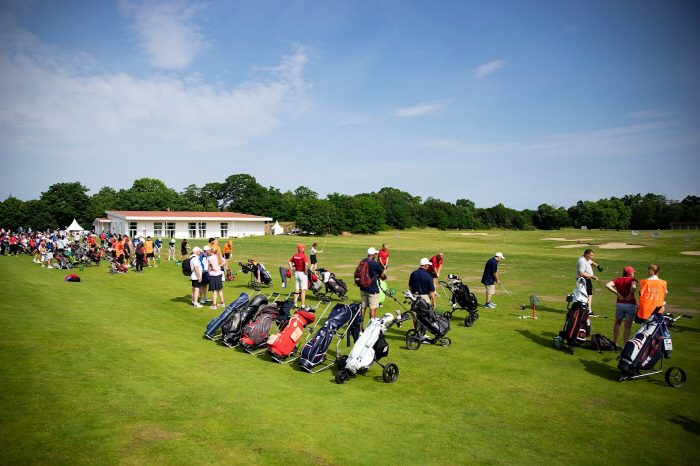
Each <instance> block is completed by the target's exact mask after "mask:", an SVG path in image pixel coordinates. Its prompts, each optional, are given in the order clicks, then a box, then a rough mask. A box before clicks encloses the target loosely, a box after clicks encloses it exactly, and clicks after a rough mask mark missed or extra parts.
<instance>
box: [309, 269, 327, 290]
mask: <svg viewBox="0 0 700 466" xmlns="http://www.w3.org/2000/svg"><path fill="white" fill-rule="evenodd" d="M306 275H307V277H308V279H309V280H308V281H309V291H311V292H312V293H313V294H314V295H317V294H318V293H319V292H320V291H321V288H323V282H322V281H321V280H320V279H319V278H318V275H316V274H315V273H313V272H312V271H311V270H309V271H308V272H307V273H306Z"/></svg>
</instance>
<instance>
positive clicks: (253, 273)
mask: <svg viewBox="0 0 700 466" xmlns="http://www.w3.org/2000/svg"><path fill="white" fill-rule="evenodd" d="M238 265H240V266H241V271H242V272H243V273H250V282H251V283H256V282H257V283H260V284H262V285H268V286H272V285H271V284H272V276H271V275H270V272H268V271H267V270H265V266H263V265H262V264H260V263H258V262H255V261H254V260H253V259H248V263H247V264H243V263H240V262H239V263H238Z"/></svg>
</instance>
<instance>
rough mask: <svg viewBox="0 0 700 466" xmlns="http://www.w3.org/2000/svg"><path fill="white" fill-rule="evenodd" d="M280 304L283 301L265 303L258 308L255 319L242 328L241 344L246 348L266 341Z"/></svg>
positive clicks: (252, 347)
mask: <svg viewBox="0 0 700 466" xmlns="http://www.w3.org/2000/svg"><path fill="white" fill-rule="evenodd" d="M280 304H283V303H273V304H267V305H265V306H262V307H261V308H260V312H259V313H258V315H257V317H256V318H255V320H254V321H252V322H249V323H248V325H246V327H245V328H244V329H243V336H242V337H241V346H243V347H244V348H246V349H255V348H257V347H259V346H261V345H262V344H264V343H265V342H266V341H267V339H268V338H269V337H270V330H271V329H272V324H274V323H275V321H276V320H277V315H278V314H279V312H280V309H279V305H280Z"/></svg>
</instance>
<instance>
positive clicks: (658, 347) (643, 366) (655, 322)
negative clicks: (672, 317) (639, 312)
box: [617, 307, 671, 376]
mask: <svg viewBox="0 0 700 466" xmlns="http://www.w3.org/2000/svg"><path fill="white" fill-rule="evenodd" d="M660 309H661V307H657V308H656V309H655V310H654V313H653V314H652V315H651V316H650V317H649V318H648V319H647V320H646V321H645V322H644V323H643V324H642V326H641V327H640V329H639V330H637V333H636V334H635V335H634V337H632V338H631V339H630V340H629V341H627V343H625V346H624V347H623V348H622V352H621V353H620V363H619V364H618V365H617V368H618V369H620V372H622V373H623V374H624V375H626V376H632V375H634V374H635V373H636V371H638V370H651V369H653V368H654V366H655V365H656V363H657V362H658V361H659V359H661V356H664V357H666V358H667V359H668V358H670V357H671V352H670V351H669V350H666V349H665V346H664V339H665V338H668V339H669V340H670V334H669V333H668V329H667V327H666V322H665V320H664V317H663V315H661V314H659V310H660Z"/></svg>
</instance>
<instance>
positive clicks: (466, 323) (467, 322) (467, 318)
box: [464, 315, 474, 327]
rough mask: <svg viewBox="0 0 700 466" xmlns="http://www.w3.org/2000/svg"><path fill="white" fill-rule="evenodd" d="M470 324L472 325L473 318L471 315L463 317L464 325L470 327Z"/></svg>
mask: <svg viewBox="0 0 700 466" xmlns="http://www.w3.org/2000/svg"><path fill="white" fill-rule="evenodd" d="M472 325H474V318H473V317H472V316H471V315H468V316H467V317H465V318H464V326H465V327H471V326H472Z"/></svg>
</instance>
